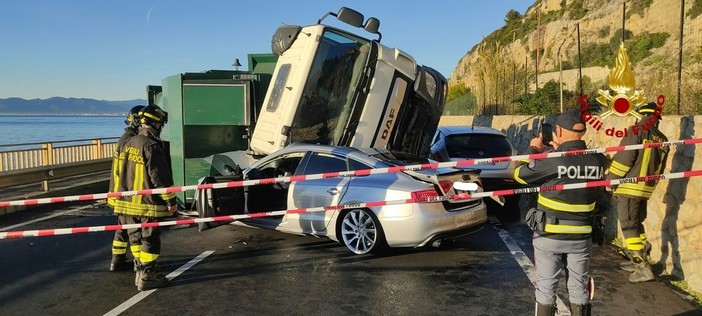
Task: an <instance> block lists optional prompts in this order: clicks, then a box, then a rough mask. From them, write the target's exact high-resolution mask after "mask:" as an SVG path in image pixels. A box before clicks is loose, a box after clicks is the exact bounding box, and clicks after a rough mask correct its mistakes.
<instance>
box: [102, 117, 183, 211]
mask: <svg viewBox="0 0 702 316" xmlns="http://www.w3.org/2000/svg"><path fill="white" fill-rule="evenodd" d="M163 146H164V144H163V141H161V139H159V138H158V136H156V134H155V133H154V131H153V129H151V128H149V127H142V128H141V129H140V130H139V133H138V134H137V135H135V136H133V137H131V138H129V139H127V140H126V141H125V143H124V145H123V146H122V147H121V148H120V149H119V153H118V154H117V157H116V158H115V159H116V160H117V161H118V164H119V166H118V169H120V170H119V177H117V178H115V183H114V188H116V190H115V191H119V192H122V191H137V190H148V189H157V188H166V187H170V186H172V185H173V176H172V173H171V168H170V165H169V163H168V157H167V156H166V151H165V150H164V147H163ZM175 204H176V200H175V193H163V194H154V195H134V196H123V197H117V198H115V199H114V200H113V201H112V206H113V207H114V212H115V214H124V215H131V216H140V217H165V216H169V215H170V214H169V212H168V206H171V205H175Z"/></svg>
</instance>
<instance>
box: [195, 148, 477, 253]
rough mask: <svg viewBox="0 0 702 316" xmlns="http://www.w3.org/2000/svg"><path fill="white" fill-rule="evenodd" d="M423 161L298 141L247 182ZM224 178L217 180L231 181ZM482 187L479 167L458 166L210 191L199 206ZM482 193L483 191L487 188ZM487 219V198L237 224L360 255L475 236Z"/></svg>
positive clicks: (352, 199) (231, 209)
mask: <svg viewBox="0 0 702 316" xmlns="http://www.w3.org/2000/svg"><path fill="white" fill-rule="evenodd" d="M428 162H429V161H428V160H427V159H425V158H419V157H417V156H414V155H409V154H401V153H395V152H390V151H387V150H383V149H356V148H350V147H335V146H326V145H310V144H299V145H298V144H293V145H290V146H288V147H286V148H284V149H282V150H280V151H277V152H275V153H273V154H271V155H268V156H266V157H264V158H262V159H261V160H259V161H257V162H256V163H254V164H253V165H252V166H251V167H249V168H247V169H245V170H244V171H243V179H246V180H251V179H265V178H273V177H280V176H290V175H305V174H319V173H327V172H342V171H352V170H362V169H371V168H387V167H392V166H399V165H414V164H422V163H428ZM225 180H227V179H219V180H217V181H225ZM456 181H461V182H474V183H476V184H478V185H479V186H480V185H481V184H480V179H479V177H478V172H476V171H472V170H458V169H454V168H444V169H427V170H420V171H403V172H396V173H380V174H369V175H364V176H357V177H337V178H327V179H320V180H307V181H297V182H291V183H285V184H283V183H272V184H265V185H256V186H248V187H246V188H245V189H244V188H238V189H226V190H223V189H217V190H210V191H211V193H210V194H211V196H209V197H207V198H203V199H201V200H204V201H210V202H209V205H200V203H199V204H198V205H199V206H198V209H199V211H200V213H201V216H217V215H224V214H232V213H249V214H250V213H258V212H268V211H277V210H286V209H303V208H311V207H321V206H335V205H340V204H351V203H365V202H377V201H394V200H407V199H418V198H426V197H432V196H434V197H435V196H439V195H445V194H456V193H460V192H456V190H455V189H454V188H453V183H454V182H456ZM478 191H482V189H481V188H479V189H478ZM486 221H487V211H486V207H485V204H484V203H483V201H482V199H481V198H477V199H468V200H460V201H445V202H437V203H409V204H394V205H384V206H377V207H358V208H352V209H344V210H333V211H326V212H304V213H286V214H285V215H283V216H273V217H260V218H251V219H244V220H240V221H237V222H235V223H237V224H240V225H245V226H252V227H257V228H266V229H274V230H278V231H282V232H286V233H292V234H301V235H313V236H321V237H328V238H330V239H332V240H335V241H338V242H339V243H341V244H343V245H345V246H346V247H347V248H348V249H349V250H350V251H351V252H353V253H356V254H366V253H378V252H381V251H382V250H384V249H386V248H387V247H422V246H425V245H430V244H432V243H434V242H435V241H441V240H443V239H450V238H456V237H460V236H463V235H467V234H470V233H473V232H475V231H477V230H479V229H480V228H482V226H483V224H484V223H485V222H486Z"/></svg>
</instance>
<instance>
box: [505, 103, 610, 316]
mask: <svg viewBox="0 0 702 316" xmlns="http://www.w3.org/2000/svg"><path fill="white" fill-rule="evenodd" d="M580 114H581V113H580V111H579V110H578V109H572V110H568V111H565V112H563V113H561V114H560V115H559V116H558V117H557V118H556V125H555V128H554V129H553V132H552V134H551V135H552V136H553V140H552V141H551V145H552V146H553V147H554V149H555V150H554V151H555V152H559V151H571V150H582V149H587V146H586V144H585V142H584V141H583V140H582V137H583V135H584V134H585V131H586V126H585V122H584V121H583V119H582V117H581V115H580ZM543 139H544V137H543V135H539V137H536V138H534V139H532V140H531V143H530V153H532V154H533V153H540V152H543V151H544V149H545V148H546V144H544V142H543ZM605 163H606V158H605V156H604V155H602V154H598V153H595V154H586V155H564V156H563V157H557V158H549V159H543V160H531V161H529V162H520V165H519V166H518V167H517V168H516V169H515V171H514V179H515V180H516V181H517V182H519V183H521V184H525V185H538V186H541V185H545V186H556V185H563V184H570V183H581V182H586V181H596V180H602V179H603V178H604V168H605ZM597 194H598V188H584V189H579V190H560V191H559V190H548V191H542V192H539V195H538V199H537V206H536V208H532V209H530V210H529V212H528V213H527V216H526V222H527V225H529V227H530V228H531V229H532V230H533V231H534V235H533V245H534V265H535V266H536V275H537V279H536V282H535V285H536V291H535V297H536V315H555V312H556V306H555V302H556V289H557V288H558V280H559V278H560V275H561V272H562V271H563V270H564V269H567V271H566V273H567V275H568V278H567V286H568V295H569V296H570V310H571V313H572V315H590V314H591V309H592V308H591V306H592V305H591V304H590V292H589V285H590V273H589V270H590V253H591V250H592V238H591V234H592V224H593V217H594V210H595V201H596V198H597Z"/></svg>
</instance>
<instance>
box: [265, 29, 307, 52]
mask: <svg viewBox="0 0 702 316" xmlns="http://www.w3.org/2000/svg"><path fill="white" fill-rule="evenodd" d="M300 30H302V27H300V26H297V25H283V26H280V27H278V29H277V30H275V34H273V40H271V51H272V52H273V54H276V55H278V56H280V55H282V54H283V53H284V52H285V51H286V50H288V48H290V46H291V45H292V43H293V42H294V41H295V39H296V38H297V35H298V34H300Z"/></svg>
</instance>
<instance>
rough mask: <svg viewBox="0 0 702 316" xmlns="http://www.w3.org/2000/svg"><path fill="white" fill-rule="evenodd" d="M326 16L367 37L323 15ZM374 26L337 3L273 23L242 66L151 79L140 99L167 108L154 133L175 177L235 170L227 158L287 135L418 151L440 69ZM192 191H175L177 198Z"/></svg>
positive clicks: (428, 134) (427, 137) (439, 98)
mask: <svg viewBox="0 0 702 316" xmlns="http://www.w3.org/2000/svg"><path fill="white" fill-rule="evenodd" d="M328 17H334V18H336V19H337V20H338V21H341V22H343V23H345V24H347V25H350V26H352V27H354V29H362V30H365V32H367V33H368V34H370V35H372V36H373V37H375V38H374V39H368V38H366V37H363V36H360V35H357V34H354V33H352V32H349V31H345V30H342V29H340V28H337V27H332V26H329V25H326V24H323V23H322V22H323V20H325V19H326V18H328ZM379 26H380V21H379V20H378V19H376V18H368V19H367V20H366V19H365V18H364V16H363V15H362V14H361V13H359V12H357V11H354V10H352V9H349V8H345V7H344V8H341V9H340V10H339V11H338V12H336V13H333V12H329V13H327V14H325V15H324V16H322V17H321V18H320V19H319V20H318V21H317V23H316V24H314V25H310V26H305V27H301V26H291V25H284V26H281V27H279V28H278V29H277V31H276V33H275V34H274V36H273V40H272V54H254V55H249V58H248V60H249V65H248V66H249V70H248V71H238V70H237V71H233V70H210V71H206V72H202V73H183V74H179V75H175V76H171V77H168V78H166V79H164V80H163V89H152V94H154V95H153V96H152V95H150V96H149V100H159V101H160V104H161V105H162V106H163V107H164V108H165V109H166V111H168V112H169V123H168V124H167V125H166V127H165V130H164V134H163V137H164V139H165V140H167V141H168V143H169V144H170V145H169V147H170V153H171V157H172V159H173V162H172V169H173V175H174V180H175V185H178V186H182V185H194V184H197V181H198V179H200V178H202V177H205V176H218V175H228V174H232V173H235V172H236V170H237V168H236V167H237V166H236V165H238V166H240V167H242V168H245V167H247V166H248V165H249V164H250V163H251V162H252V161H254V160H256V159H258V158H260V157H263V156H266V155H268V154H271V153H273V152H275V151H277V150H280V149H282V148H284V147H286V146H287V145H289V144H292V143H314V144H323V145H337V146H349V147H359V148H386V149H389V150H393V151H398V152H405V153H411V154H415V155H418V156H421V157H427V156H428V154H429V148H430V143H431V138H432V137H433V135H434V132H435V131H436V128H437V126H438V123H439V119H440V116H441V114H442V112H443V108H444V102H445V98H446V94H447V82H446V78H445V77H444V76H443V75H441V74H440V73H439V72H438V71H436V70H434V69H432V68H430V67H427V66H423V65H418V64H417V62H416V61H415V60H414V59H413V58H412V57H411V56H410V55H408V54H407V53H405V52H403V51H402V50H400V49H397V48H390V47H387V46H384V45H382V44H381V43H380V41H381V38H382V35H381V34H380V32H379V31H378V29H379ZM264 91H265V92H264ZM224 152H227V154H226V155H225V154H222V153H224ZM222 161H224V162H222ZM186 194H188V195H187V196H186ZM193 197H194V194H193V192H187V193H183V194H180V195H179V199H180V200H181V201H182V202H184V204H189V202H190V200H192V198H193Z"/></svg>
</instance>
